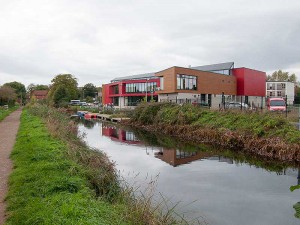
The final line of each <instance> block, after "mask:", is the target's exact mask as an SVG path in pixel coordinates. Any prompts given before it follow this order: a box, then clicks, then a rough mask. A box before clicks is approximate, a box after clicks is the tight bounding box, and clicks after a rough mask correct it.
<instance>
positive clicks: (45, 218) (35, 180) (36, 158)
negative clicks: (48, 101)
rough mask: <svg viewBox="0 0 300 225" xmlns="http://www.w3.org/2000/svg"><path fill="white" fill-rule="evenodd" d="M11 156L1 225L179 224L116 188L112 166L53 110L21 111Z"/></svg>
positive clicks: (121, 188)
mask: <svg viewBox="0 0 300 225" xmlns="http://www.w3.org/2000/svg"><path fill="white" fill-rule="evenodd" d="M11 158H12V159H13V162H14V168H15V169H14V171H13V173H12V175H11V177H10V181H9V194H8V196H7V202H8V209H7V210H8V214H9V217H8V220H7V224H181V222H177V221H175V220H174V219H173V218H172V217H171V216H170V214H167V215H165V214H163V213H162V212H161V211H160V210H159V209H158V208H152V207H151V206H150V204H149V201H146V200H147V199H141V198H136V196H135V195H134V193H133V192H132V190H131V189H130V188H124V187H121V183H120V180H119V177H118V175H117V172H116V171H115V168H114V165H113V163H111V162H110V161H109V160H108V158H107V156H106V155H105V154H103V153H101V152H98V151H94V150H92V149H90V148H89V147H88V146H87V145H86V144H85V143H83V142H82V141H81V139H80V138H78V137H77V126H76V124H75V123H73V122H72V121H70V120H68V116H67V115H65V114H64V113H63V112H60V111H58V110H55V109H51V108H48V107H47V106H34V107H31V108H30V109H26V110H24V112H23V114H22V118H21V126H20V129H19V133H18V136H17V141H16V145H15V147H14V150H13V153H12V155H11ZM148 200H149V199H148Z"/></svg>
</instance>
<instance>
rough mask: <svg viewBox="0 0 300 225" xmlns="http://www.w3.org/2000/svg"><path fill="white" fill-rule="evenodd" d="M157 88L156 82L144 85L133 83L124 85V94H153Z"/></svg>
mask: <svg viewBox="0 0 300 225" xmlns="http://www.w3.org/2000/svg"><path fill="white" fill-rule="evenodd" d="M156 87H157V83H156V82H147V83H146V82H144V83H133V84H126V88H125V90H126V93H144V92H146V90H147V92H149V93H150V92H155V91H156Z"/></svg>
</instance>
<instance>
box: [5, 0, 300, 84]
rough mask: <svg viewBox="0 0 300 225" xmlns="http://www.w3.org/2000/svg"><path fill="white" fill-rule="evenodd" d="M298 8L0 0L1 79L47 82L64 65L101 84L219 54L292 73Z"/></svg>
mask: <svg viewBox="0 0 300 225" xmlns="http://www.w3.org/2000/svg"><path fill="white" fill-rule="evenodd" d="M299 9H300V3H299V2H298V1H296V0H292V1H289V2H288V3H286V2H284V1H281V0H276V1H272V4H269V2H265V1H260V0H254V1H243V3H242V4H241V1H237V0H229V1H226V3H225V2H224V1H221V0H214V1H210V2H202V1H196V0H190V1H171V0H167V1H164V2H161V1H158V0H157V1H134V0H131V1H126V2H120V1H115V0H113V1H96V0H89V1H76V0H75V1H70V0H63V1H58V0H52V1H47V0H45V1H37V0H27V1H25V0H21V1H20V0H19V1H17V0H12V1H7V2H3V4H2V7H1V9H0V13H1V18H0V27H1V30H2V31H3V32H1V34H0V52H1V55H0V73H1V74H2V75H1V76H0V84H1V83H4V82H9V81H12V80H15V79H18V81H20V82H23V83H24V84H26V85H28V84H29V83H36V82H39V83H44V84H48V83H50V81H51V79H52V78H53V77H54V76H55V75H57V74H59V73H65V72H66V73H72V74H74V75H75V76H76V77H77V78H78V79H79V84H80V85H84V84H86V83H89V82H91V83H94V84H96V85H100V84H102V83H107V82H109V81H110V80H111V79H113V78H115V77H117V76H125V75H132V74H139V73H144V72H145V73H146V72H155V71H159V70H162V69H165V68H167V67H170V66H174V65H178V66H188V65H193V66H197V65H203V64H209V63H218V62H225V61H235V63H236V64H235V65H236V66H237V67H239V66H245V67H250V68H254V69H259V70H263V71H272V70H277V69H283V70H287V69H292V70H293V71H290V72H295V73H297V74H298V77H299V75H300V74H299V63H298V62H297V58H298V53H299V52H300V49H299V48H300V47H299V45H298V40H299V38H300V26H299V25H300V24H299V21H300V19H299V13H298V11H299Z"/></svg>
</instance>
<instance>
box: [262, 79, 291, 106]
mask: <svg viewBox="0 0 300 225" xmlns="http://www.w3.org/2000/svg"><path fill="white" fill-rule="evenodd" d="M266 97H267V98H270V97H279V98H287V104H289V105H292V104H293V103H294V99H295V84H294V83H293V82H290V81H267V82H266Z"/></svg>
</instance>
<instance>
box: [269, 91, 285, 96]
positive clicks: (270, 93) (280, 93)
mask: <svg viewBox="0 0 300 225" xmlns="http://www.w3.org/2000/svg"><path fill="white" fill-rule="evenodd" d="M284 95H285V92H283V93H282V92H281V91H277V95H276V92H272V91H270V92H269V96H274V97H276V96H278V97H281V96H284Z"/></svg>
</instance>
